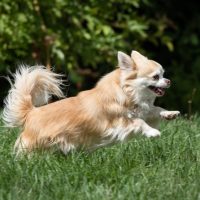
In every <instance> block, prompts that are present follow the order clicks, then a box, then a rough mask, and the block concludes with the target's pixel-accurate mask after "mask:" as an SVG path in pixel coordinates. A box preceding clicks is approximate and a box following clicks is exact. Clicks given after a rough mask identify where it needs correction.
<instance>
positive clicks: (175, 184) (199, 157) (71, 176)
mask: <svg viewBox="0 0 200 200" xmlns="http://www.w3.org/2000/svg"><path fill="white" fill-rule="evenodd" d="M17 132H18V131H17V130H13V131H9V130H8V129H5V128H1V130H0V139H1V145H0V199H3V200H4V199H16V200H17V199H21V200H22V199H24V200H28V199H31V200H36V199H37V200H38V199H40V200H43V199H45V200H49V199H54V200H55V199H56V200H57V199H59V200H60V199H84V200H85V199H95V200H97V199H106V200H107V199H125V200H126V199H148V200H150V199H166V200H169V199H180V200H183V199H188V200H193V199H200V118H198V117H195V118H194V119H193V120H191V121H187V120H185V119H179V120H177V121H173V122H169V123H163V124H162V127H161V132H162V136H161V137H160V138H155V139H148V138H144V137H139V136H137V137H136V138H135V139H133V140H132V141H130V142H128V143H125V144H118V145H115V146H112V147H108V148H102V149H99V150H97V151H95V152H93V153H90V154H87V153H84V152H73V153H71V154H69V155H68V156H64V155H62V154H61V153H60V152H40V153H34V154H33V155H32V156H31V157H30V158H27V157H25V156H24V157H22V158H20V159H16V157H15V156H14V155H13V153H12V148H13V145H14V142H15V140H16V137H17Z"/></svg>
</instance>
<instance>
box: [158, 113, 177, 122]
mask: <svg viewBox="0 0 200 200" xmlns="http://www.w3.org/2000/svg"><path fill="white" fill-rule="evenodd" d="M179 115H180V112H179V111H162V112H161V113H160V116H161V117H162V118H164V119H167V120H171V119H175V118H176V117H177V116H179Z"/></svg>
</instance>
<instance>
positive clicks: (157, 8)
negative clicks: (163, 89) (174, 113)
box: [0, 0, 200, 112]
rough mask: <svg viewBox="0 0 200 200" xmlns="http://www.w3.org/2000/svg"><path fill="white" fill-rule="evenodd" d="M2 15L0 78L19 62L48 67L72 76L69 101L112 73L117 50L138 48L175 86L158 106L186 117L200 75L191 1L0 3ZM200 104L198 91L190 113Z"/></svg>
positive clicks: (196, 14) (19, 0)
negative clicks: (163, 71) (165, 106)
mask: <svg viewBox="0 0 200 200" xmlns="http://www.w3.org/2000/svg"><path fill="white" fill-rule="evenodd" d="M0 12H1V18H0V35H1V37H0V44H1V45H0V72H1V73H2V74H6V73H7V72H6V71H7V69H10V70H11V71H13V70H14V69H15V68H16V66H17V63H20V62H24V63H28V64H35V63H42V64H44V65H47V66H50V65H51V66H54V67H55V68H56V71H62V72H64V73H66V74H69V78H70V82H71V88H70V92H71V93H70V94H74V93H76V92H77V90H80V89H81V90H82V89H86V88H90V87H92V85H93V84H94V83H95V82H96V80H97V79H98V78H99V77H100V76H101V75H102V74H104V73H106V72H109V71H110V70H112V69H113V68H114V67H115V66H116V64H117V60H116V53H117V51H118V50H121V51H125V52H127V53H130V52H131V50H132V49H136V50H138V51H141V52H142V53H145V54H146V55H147V56H149V57H151V58H153V59H155V60H157V61H159V62H160V63H161V64H162V65H163V66H164V67H165V68H166V74H167V75H168V76H170V77H171V79H172V81H173V82H174V84H173V88H172V89H170V91H171V92H169V94H168V95H167V98H165V99H164V98H163V99H162V100H161V102H160V103H161V104H167V106H168V107H174V108H176V109H180V110H182V111H186V112H187V110H188V109H187V101H188V100H189V99H190V98H191V94H192V91H193V89H194V88H197V87H198V77H199V73H200V68H199V64H200V56H199V55H200V48H199V37H198V36H199V31H200V30H199V27H198V26H197V25H196V24H197V22H198V21H199V18H200V15H199V11H198V6H197V5H195V2H194V3H192V1H190V3H188V2H182V1H180V2H179V1H176V2H174V1H172V0H169V1H164V0H158V1H156V2H155V1H154V2H152V1H150V0H124V1H121V0H109V1H104V0H102V1H96V0H87V1H78V0H75V1H70V0H66V1H62V0H51V1H38V0H33V1H32V0H26V1H25V0H16V1H9V0H1V2H0ZM188 16H189V17H188ZM2 84H3V83H2ZM4 88H5V90H4ZM4 88H3V91H1V92H2V94H1V96H4V95H5V94H6V89H7V85H5V86H4ZM199 100H200V94H199V92H198V90H197V93H196V95H195V96H194V100H193V103H192V104H193V107H194V109H195V110H197V109H198V101H199Z"/></svg>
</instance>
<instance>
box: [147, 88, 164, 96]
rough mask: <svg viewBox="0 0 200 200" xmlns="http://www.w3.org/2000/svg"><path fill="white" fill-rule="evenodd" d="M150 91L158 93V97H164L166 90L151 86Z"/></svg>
mask: <svg viewBox="0 0 200 200" xmlns="http://www.w3.org/2000/svg"><path fill="white" fill-rule="evenodd" d="M149 89H150V90H152V91H153V92H154V93H156V94H157V95H158V96H163V95H164V94H165V88H161V87H155V86H149Z"/></svg>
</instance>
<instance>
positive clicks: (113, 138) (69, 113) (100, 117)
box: [3, 51, 180, 154]
mask: <svg viewBox="0 0 200 200" xmlns="http://www.w3.org/2000/svg"><path fill="white" fill-rule="evenodd" d="M163 74H164V70H163V68H162V66H161V65H160V64H159V63H157V62H155V61H153V60H149V59H148V58H146V57H145V56H143V55H142V54H140V53H139V52H137V51H132V53H131V56H129V55H127V54H125V53H123V52H118V68H117V69H115V70H114V71H112V72H110V73H108V74H107V75H105V76H104V77H103V78H101V79H100V80H99V81H98V83H97V84H96V86H95V87H94V88H93V89H90V90H87V91H83V92H80V93H79V94H78V95H77V96H75V97H70V98H65V99H62V100H59V101H57V102H54V103H50V104H48V100H49V98H50V96H51V95H56V96H58V97H64V95H63V93H62V91H61V87H62V85H63V82H62V80H61V75H59V74H56V73H53V72H52V71H50V70H48V69H45V67H43V66H33V67H27V66H20V68H19V69H18V70H17V71H16V73H15V74H13V77H14V83H12V87H11V89H10V91H9V94H8V96H7V98H6V99H5V108H4V110H3V120H4V122H5V124H6V126H8V127H18V126H19V127H21V130H22V132H21V134H20V136H19V137H18V139H17V141H16V143H15V147H14V149H15V151H16V153H20V152H27V153H29V152H31V151H33V150H34V149H36V148H50V147H52V146H55V145H56V146H57V147H58V148H59V149H60V150H61V151H62V152H63V153H64V154H67V153H68V152H69V151H71V150H74V149H78V148H84V149H86V150H94V149H96V148H99V147H102V146H106V145H109V144H113V143H116V142H121V141H125V140H129V139H131V138H132V137H133V136H134V135H135V134H138V133H141V134H143V135H145V136H146V137H157V136H160V131H159V130H157V129H156V127H157V125H158V123H159V120H160V119H161V118H164V119H167V120H170V119H174V118H176V117H177V116H178V115H179V114H180V112H179V111H167V110H165V109H163V108H160V107H157V106H154V101H155V99H156V97H161V96H163V95H164V94H165V89H166V88H169V87H170V84H171V82H170V80H169V79H166V78H164V77H163Z"/></svg>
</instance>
